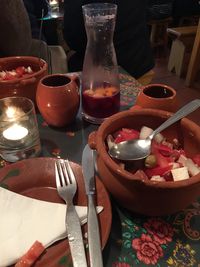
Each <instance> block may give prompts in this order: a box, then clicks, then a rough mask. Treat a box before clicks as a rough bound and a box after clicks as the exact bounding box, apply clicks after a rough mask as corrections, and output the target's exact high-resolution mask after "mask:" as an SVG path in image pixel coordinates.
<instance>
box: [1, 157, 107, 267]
mask: <svg viewBox="0 0 200 267" xmlns="http://www.w3.org/2000/svg"><path fill="white" fill-rule="evenodd" d="M55 160H56V159H53V158H35V159H27V160H22V161H20V162H17V163H14V164H12V165H8V166H6V167H4V168H3V169H1V170H0V186H4V187H6V188H8V189H10V190H11V191H13V192H16V193H20V194H22V195H25V196H29V197H33V198H35V199H40V200H45V201H50V202H57V203H63V201H62V200H61V199H60V197H59V196H58V194H57V190H56V183H55V174H54V162H55ZM71 166H72V168H73V170H74V173H75V176H76V178H77V183H78V190H77V193H76V196H75V199H74V203H75V204H77V205H87V197H86V195H85V188H84V181H83V176H82V171H81V167H80V165H78V164H76V163H73V162H71ZM96 188H97V204H98V205H100V206H103V207H104V210H103V211H102V212H101V213H100V214H99V222H100V231H101V240H102V249H103V248H104V246H105V244H106V242H107V240H108V237H109V233H110V228H111V221H112V212H111V204H110V200H109V195H108V193H107V191H106V189H105V187H104V185H103V184H102V182H101V181H100V180H99V179H98V178H97V179H96ZM52 216H53V214H52ZM86 226H87V225H84V226H83V233H86V230H87V229H86ZM19 245H20V244H19ZM66 256H67V257H66ZM70 257H71V256H70V251H69V245H68V241H67V239H64V240H62V241H58V242H57V243H55V244H54V245H52V246H51V247H49V248H48V249H46V251H45V253H44V254H43V255H42V256H41V257H40V258H39V259H38V260H37V262H36V263H35V264H34V266H35V267H46V266H48V267H59V266H63V264H64V265H65V266H68V264H69V265H70V262H71V259H70ZM70 266H71V265H70Z"/></svg>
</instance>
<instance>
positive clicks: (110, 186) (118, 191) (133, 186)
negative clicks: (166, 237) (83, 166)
mask: <svg viewBox="0 0 200 267" xmlns="http://www.w3.org/2000/svg"><path fill="white" fill-rule="evenodd" d="M171 115H172V113H170V112H168V111H164V110H156V109H139V110H133V111H131V110H128V111H123V112H118V113H117V114H115V115H113V116H111V117H109V118H108V119H106V120H105V121H104V122H103V123H102V124H101V125H100V127H99V128H98V130H97V132H93V133H92V134H91V135H90V138H89V144H90V147H92V148H93V149H94V148H96V149H97V154H98V156H97V169H98V174H99V176H100V178H101V180H102V182H103V183H104V185H105V186H106V188H107V190H108V191H109V192H110V193H111V194H112V196H113V197H114V198H115V200H116V201H117V202H118V203H119V204H120V205H121V206H123V207H125V208H126V209H128V210H131V211H133V212H136V213H141V214H144V215H148V216H162V215H169V214H173V213H175V212H178V211H180V210H182V209H184V208H186V207H187V206H188V205H190V204H191V203H192V202H193V201H195V200H196V199H197V198H198V197H199V196H200V173H199V174H197V175H195V176H193V177H191V178H190V179H187V180H182V181H177V182H156V181H151V180H148V179H144V177H143V176H142V175H141V173H140V172H137V173H136V174H132V173H130V172H128V171H126V170H124V169H123V168H122V167H121V166H120V165H119V163H117V162H116V161H114V160H113V159H112V158H111V157H110V156H109V154H108V151H107V146H106V138H107V136H108V135H109V134H113V133H115V132H116V131H118V130H119V129H121V128H133V129H136V130H140V129H141V127H142V126H144V125H146V126H148V127H151V128H153V129H155V128H157V127H158V126H159V125H161V123H163V122H164V121H165V120H166V119H168V118H169V117H170V116H171ZM199 133H200V127H199V126H198V125H197V124H195V123H194V122H192V121H191V120H189V119H187V118H183V119H182V120H180V121H178V122H176V123H174V124H173V125H171V126H170V127H168V128H167V129H165V130H164V131H163V134H164V136H165V137H166V138H167V139H168V140H169V141H172V140H173V139H174V138H177V139H178V140H179V142H180V144H181V147H182V148H183V149H184V150H185V152H186V155H187V156H188V157H192V156H194V155H196V154H198V153H199V151H200V135H199Z"/></svg>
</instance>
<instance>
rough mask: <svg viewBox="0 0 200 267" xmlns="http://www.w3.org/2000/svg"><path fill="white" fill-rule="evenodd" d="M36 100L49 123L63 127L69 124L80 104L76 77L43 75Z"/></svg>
mask: <svg viewBox="0 0 200 267" xmlns="http://www.w3.org/2000/svg"><path fill="white" fill-rule="evenodd" d="M36 101H37V106H38V109H39V111H40V113H41V115H42V116H43V118H44V119H45V121H46V122H47V123H48V124H49V125H51V126H55V127H63V126H65V125H68V124H70V123H71V122H72V121H73V120H74V119H75V117H76V115H77V113H78V109H79V104H80V94H79V79H78V77H77V76H71V75H65V74H52V75H47V76H45V77H44V78H43V79H41V80H40V82H39V84H38V88H37V93H36Z"/></svg>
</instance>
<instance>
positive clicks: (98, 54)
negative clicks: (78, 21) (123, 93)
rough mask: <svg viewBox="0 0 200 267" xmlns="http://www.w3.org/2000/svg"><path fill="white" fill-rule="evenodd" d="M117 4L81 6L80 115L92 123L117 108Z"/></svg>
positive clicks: (117, 109)
mask: <svg viewBox="0 0 200 267" xmlns="http://www.w3.org/2000/svg"><path fill="white" fill-rule="evenodd" d="M116 13H117V5H115V4H108V3H98V4H87V5H84V6H83V16H84V21H85V29H86V33H87V47H86V51H85V58H84V64H83V72H82V115H83V118H84V119H86V120H87V121H90V122H92V123H96V124H100V123H101V122H103V120H104V119H105V118H107V117H109V116H111V115H113V114H114V113H116V112H118V111H119V108H120V87H119V74H118V65H117V59H116V54H115V49H114V45H113V34H114V28H115V20H116Z"/></svg>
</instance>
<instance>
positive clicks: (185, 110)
mask: <svg viewBox="0 0 200 267" xmlns="http://www.w3.org/2000/svg"><path fill="white" fill-rule="evenodd" d="M199 107H200V99H195V100H193V101H191V102H189V103H188V104H186V105H185V106H183V107H182V108H181V109H179V110H178V111H177V112H176V113H174V114H173V115H172V116H171V117H170V118H169V119H168V120H166V121H165V122H164V123H162V124H161V125H160V126H159V127H158V128H157V129H155V130H154V131H153V132H152V133H151V134H150V135H149V136H148V137H147V138H146V139H133V140H129V141H124V142H120V143H118V144H115V145H113V146H112V147H111V148H110V149H109V151H108V153H109V154H110V156H111V157H112V158H116V159H119V160H123V161H131V160H140V159H144V158H146V157H147V156H148V155H149V154H150V153H151V142H152V139H153V138H154V136H155V135H156V134H158V133H160V132H161V131H163V130H164V129H165V128H167V127H168V126H170V125H172V124H173V123H175V122H177V121H178V120H180V119H182V118H183V117H185V116H187V115H188V114H190V113H191V112H193V111H195V110H196V109H197V108H199Z"/></svg>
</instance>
